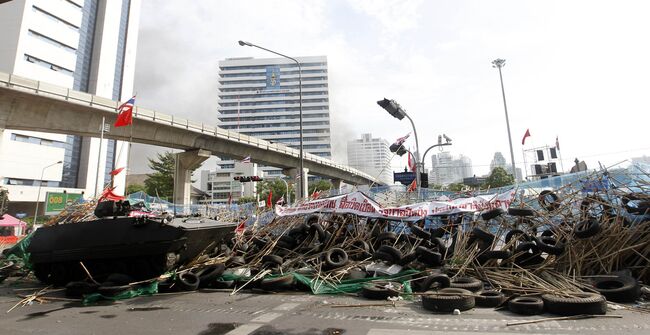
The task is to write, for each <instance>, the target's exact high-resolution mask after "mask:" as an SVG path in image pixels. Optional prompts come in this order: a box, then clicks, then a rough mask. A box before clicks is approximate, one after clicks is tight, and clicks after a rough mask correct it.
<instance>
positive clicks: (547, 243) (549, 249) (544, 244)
mask: <svg viewBox="0 0 650 335" xmlns="http://www.w3.org/2000/svg"><path fill="white" fill-rule="evenodd" d="M533 240H534V241H535V244H536V245H537V248H538V249H539V251H541V252H545V253H547V254H549V255H555V256H559V255H562V254H563V253H564V249H565V248H564V244H563V243H560V242H557V240H556V239H555V238H553V237H548V236H542V237H537V236H534V237H533Z"/></svg>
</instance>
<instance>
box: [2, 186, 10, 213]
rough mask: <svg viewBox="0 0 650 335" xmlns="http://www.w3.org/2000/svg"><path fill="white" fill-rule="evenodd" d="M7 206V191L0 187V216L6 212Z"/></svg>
mask: <svg viewBox="0 0 650 335" xmlns="http://www.w3.org/2000/svg"><path fill="white" fill-rule="evenodd" d="M8 206H9V191H7V190H6V189H4V188H1V187H0V215H4V214H5V213H6V212H7V207H8Z"/></svg>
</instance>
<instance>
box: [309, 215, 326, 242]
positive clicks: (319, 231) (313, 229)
mask: <svg viewBox="0 0 650 335" xmlns="http://www.w3.org/2000/svg"><path fill="white" fill-rule="evenodd" d="M309 234H310V235H312V236H314V237H316V238H317V239H318V240H319V241H321V242H322V240H323V236H325V230H324V229H323V226H321V224H320V223H318V220H317V221H316V222H314V223H312V224H311V225H310V226H309Z"/></svg>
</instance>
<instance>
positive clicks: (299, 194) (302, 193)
mask: <svg viewBox="0 0 650 335" xmlns="http://www.w3.org/2000/svg"><path fill="white" fill-rule="evenodd" d="M298 171H299V169H297V168H291V169H283V170H282V173H283V174H284V175H285V176H288V177H291V180H292V181H293V183H294V185H296V201H300V200H303V199H305V198H306V197H308V196H309V194H308V192H307V191H308V186H309V183H308V178H307V173H309V169H307V168H305V171H304V172H303V174H302V178H304V179H305V183H304V184H303V189H302V190H301V189H300V179H299V178H298Z"/></svg>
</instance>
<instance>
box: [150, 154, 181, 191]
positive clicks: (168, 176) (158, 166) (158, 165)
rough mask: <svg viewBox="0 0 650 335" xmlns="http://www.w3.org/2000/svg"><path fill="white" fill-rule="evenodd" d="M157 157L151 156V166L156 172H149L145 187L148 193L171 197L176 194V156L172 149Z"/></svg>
mask: <svg viewBox="0 0 650 335" xmlns="http://www.w3.org/2000/svg"><path fill="white" fill-rule="evenodd" d="M156 155H157V156H158V157H157V159H151V158H149V168H150V169H152V170H153V171H154V172H153V173H152V174H147V177H148V178H147V179H146V180H145V181H144V188H145V191H146V192H147V194H150V195H153V196H158V197H161V198H163V199H170V198H171V197H172V195H173V194H174V169H175V162H176V160H175V157H174V153H172V152H171V151H165V152H164V153H163V154H160V153H158V154H156Z"/></svg>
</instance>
